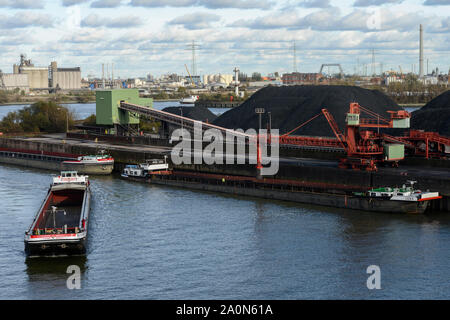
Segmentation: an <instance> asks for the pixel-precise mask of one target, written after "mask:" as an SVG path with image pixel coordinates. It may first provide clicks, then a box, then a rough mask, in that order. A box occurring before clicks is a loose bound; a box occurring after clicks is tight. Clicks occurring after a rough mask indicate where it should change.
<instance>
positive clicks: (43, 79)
mask: <svg viewBox="0 0 450 320" xmlns="http://www.w3.org/2000/svg"><path fill="white" fill-rule="evenodd" d="M13 70H14V74H26V75H27V76H28V87H29V88H30V89H47V88H48V68H46V67H36V66H34V64H33V63H31V59H28V60H27V59H25V55H24V54H21V55H20V64H19V65H16V64H14V66H13Z"/></svg>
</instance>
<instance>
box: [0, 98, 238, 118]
mask: <svg viewBox="0 0 450 320" xmlns="http://www.w3.org/2000/svg"><path fill="white" fill-rule="evenodd" d="M26 106H28V105H23V104H16V105H7V106H0V120H1V119H3V117H4V116H6V115H7V114H8V112H12V111H17V110H20V109H22V108H24V107H26ZM65 106H67V107H68V108H69V109H70V110H71V111H72V112H73V113H74V115H75V119H78V120H81V119H86V118H87V117H89V116H90V115H91V114H95V103H79V104H65ZM177 106H183V107H189V106H192V107H193V106H194V105H181V104H180V103H179V102H178V101H155V102H154V103H153V107H154V108H155V109H157V110H162V109H164V108H166V107H177ZM209 110H211V112H212V113H214V114H216V115H220V114H222V113H224V112H226V111H228V110H230V109H228V108H209Z"/></svg>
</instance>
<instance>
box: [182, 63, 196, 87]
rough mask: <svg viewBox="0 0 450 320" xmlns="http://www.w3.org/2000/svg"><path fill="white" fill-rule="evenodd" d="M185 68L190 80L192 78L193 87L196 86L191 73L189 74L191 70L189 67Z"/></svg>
mask: <svg viewBox="0 0 450 320" xmlns="http://www.w3.org/2000/svg"><path fill="white" fill-rule="evenodd" d="M184 66H185V67H186V71H187V73H188V75H189V78H191V84H192V85H193V86H195V84H194V80H193V79H192V76H191V73H190V72H189V69H188V67H187V65H186V64H185V65H184Z"/></svg>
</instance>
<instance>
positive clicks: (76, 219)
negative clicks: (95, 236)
mask: <svg viewBox="0 0 450 320" xmlns="http://www.w3.org/2000/svg"><path fill="white" fill-rule="evenodd" d="M90 201H91V190H90V183H89V179H88V176H83V175H80V176H79V175H78V174H77V172H75V171H62V172H61V174H60V175H59V176H57V177H54V178H53V183H52V184H51V185H50V189H49V190H48V193H47V196H46V198H45V200H44V202H43V203H42V205H41V207H40V208H39V211H38V213H37V214H36V216H35V218H34V220H33V223H32V224H31V226H30V228H29V229H28V231H27V232H25V238H24V243H25V252H26V254H27V255H28V256H31V257H32V256H59V255H74V254H77V255H78V254H85V253H86V240H87V229H88V224H89V223H88V221H89V210H90Z"/></svg>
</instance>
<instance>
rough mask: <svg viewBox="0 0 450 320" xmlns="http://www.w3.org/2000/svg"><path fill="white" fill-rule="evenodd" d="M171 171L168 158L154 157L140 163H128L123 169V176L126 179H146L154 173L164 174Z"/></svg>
mask: <svg viewBox="0 0 450 320" xmlns="http://www.w3.org/2000/svg"><path fill="white" fill-rule="evenodd" d="M168 171H169V164H168V163H167V161H166V159H164V160H161V159H152V160H147V161H146V162H145V163H141V164H138V165H135V164H129V165H126V166H125V168H124V169H123V171H122V174H121V176H122V178H126V179H138V180H139V179H146V178H149V177H150V176H151V175H152V174H164V173H167V172H168Z"/></svg>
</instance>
